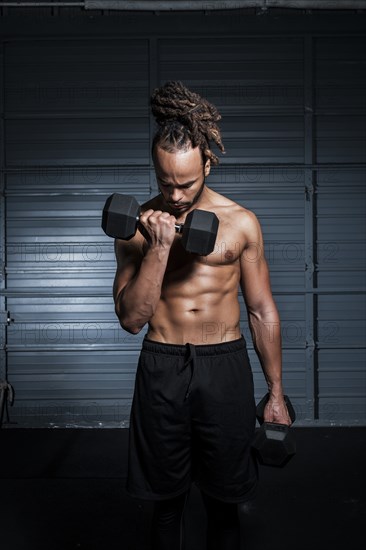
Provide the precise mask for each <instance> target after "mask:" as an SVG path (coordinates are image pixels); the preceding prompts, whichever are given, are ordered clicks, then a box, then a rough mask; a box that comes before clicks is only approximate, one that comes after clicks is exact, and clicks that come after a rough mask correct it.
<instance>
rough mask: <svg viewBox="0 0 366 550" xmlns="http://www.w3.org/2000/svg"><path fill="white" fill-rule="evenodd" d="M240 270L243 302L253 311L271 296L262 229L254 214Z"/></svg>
mask: <svg viewBox="0 0 366 550" xmlns="http://www.w3.org/2000/svg"><path fill="white" fill-rule="evenodd" d="M240 271H241V277H240V285H241V289H242V293H243V297H244V300H245V303H246V305H247V308H248V309H249V310H252V311H255V310H257V309H259V308H261V307H263V305H264V304H265V302H266V301H267V300H268V299H270V298H271V296H272V293H271V287H270V278H269V271H268V265H267V261H266V258H265V254H264V244H263V237H262V230H261V227H260V224H259V222H258V220H257V218H256V217H255V216H253V217H252V220H251V223H250V225H249V227H248V229H247V235H246V244H245V247H244V250H243V252H242V254H241V258H240Z"/></svg>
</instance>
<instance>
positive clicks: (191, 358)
mask: <svg viewBox="0 0 366 550" xmlns="http://www.w3.org/2000/svg"><path fill="white" fill-rule="evenodd" d="M186 349H187V357H186V359H185V360H184V365H183V367H182V368H181V370H180V371H179V374H181V373H182V372H183V371H184V370H185V369H186V368H187V367H188V365H190V366H191V376H190V379H189V383H188V386H187V391H186V395H185V397H184V399H185V400H186V399H187V397H189V394H190V393H191V385H192V381H193V376H194V366H195V362H196V348H195V346H194V344H186Z"/></svg>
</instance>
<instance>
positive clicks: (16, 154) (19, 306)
mask: <svg viewBox="0 0 366 550" xmlns="http://www.w3.org/2000/svg"><path fill="white" fill-rule="evenodd" d="M308 40H309V39H308ZM310 41H311V48H312V51H313V54H312V55H313V57H309V55H310V54H309V51H310V50H309V42H307V44H308V46H307V49H306V48H305V41H304V37H303V36H290V37H270V36H265V35H263V36H257V37H245V38H243V37H238V36H234V37H230V38H227V37H224V36H223V37H220V36H218V37H213V36H212V37H206V38H205V39H200V38H189V40H188V39H184V40H183V39H176V40H171V39H165V38H164V37H161V38H159V39H158V40H157V41H152V40H151V41H149V34H148V31H146V38H141V39H136V40H131V39H122V38H121V39H120V40H117V39H107V38H106V37H104V39H103V40H96V39H95V40H76V39H75V40H64V41H63V40H49V41H46V42H44V41H43V42H42V43H39V42H37V41H22V42H16V41H14V42H12V41H10V42H9V43H8V44H7V45H6V51H5V74H6V79H5V100H6V101H5V122H6V141H5V151H6V169H7V174H6V244H7V251H6V252H7V255H6V260H7V265H6V285H7V289H6V296H7V300H6V302H7V303H6V308H7V309H8V310H9V311H10V313H11V317H12V319H13V320H14V322H13V323H12V324H11V325H10V326H9V327H8V329H7V358H8V373H9V381H10V382H11V383H12V384H13V386H14V388H15V390H16V401H15V404H14V407H13V409H11V417H12V419H13V420H18V421H19V423H21V424H22V425H34V426H40V425H87V426H95V425H102V426H108V425H115V424H116V423H117V424H119V425H125V424H126V422H127V421H128V414H129V407H130V404H131V397H132V390H133V382H134V375H135V369H136V362H137V356H138V351H139V348H140V346H141V341H142V338H143V333H142V334H139V335H138V336H131V335H129V334H127V333H126V332H124V331H123V330H122V329H121V328H120V326H119V324H118V321H117V320H116V318H115V315H114V309H113V302H112V297H111V290H112V288H111V287H112V281H113V276H114V270H115V259H114V252H113V242H112V241H111V239H109V238H108V237H106V236H105V235H104V234H103V232H102V230H101V227H100V216H101V209H102V207H103V204H104V201H105V199H106V197H107V196H108V195H109V194H110V193H112V192H115V191H119V192H124V193H129V194H134V195H135V196H136V197H137V199H138V200H139V201H140V202H142V201H144V200H146V199H147V198H148V197H149V196H150V195H151V194H155V193H156V182H155V178H154V174H153V170H152V168H151V163H150V151H149V149H150V146H149V135H150V133H151V127H150V122H151V121H150V118H149V111H148V96H149V90H150V88H149V82H151V83H152V82H153V81H154V79H155V81H156V82H164V81H165V80H167V79H179V80H182V81H183V82H184V83H185V84H187V85H188V86H190V87H192V88H193V89H195V90H196V91H198V92H199V93H202V94H203V95H204V96H205V97H207V98H208V99H209V100H210V101H213V102H214V103H215V104H216V105H217V107H218V109H219V110H220V112H221V113H222V115H223V120H222V130H223V141H224V144H225V147H226V151H227V153H226V155H225V156H223V157H221V158H222V163H221V165H220V166H219V167H218V168H213V170H212V172H211V175H210V177H209V180H208V184H209V185H210V186H211V187H212V188H213V189H215V190H216V191H218V192H221V193H223V194H225V195H227V196H228V197H230V198H232V199H233V200H235V201H237V202H239V203H240V204H242V205H244V206H245V207H247V208H249V209H251V210H253V211H254V212H255V213H256V214H257V216H258V217H259V219H260V221H261V224H262V228H263V233H264V238H265V245H266V248H265V253H266V257H267V260H268V263H269V266H270V270H271V281H272V288H273V292H274V295H275V298H276V302H277V304H278V307H279V310H280V314H281V319H282V337H283V350H284V351H283V355H284V384H285V389H286V393H288V394H289V395H290V396H291V398H292V400H293V402H294V404H295V406H296V409H297V414H298V419H299V422H303V423H305V424H314V423H316V422H335V423H338V424H340V423H351V424H352V423H354V422H365V421H366V407H365V403H366V383H365V382H366V381H365V371H364V364H365V342H364V334H365V328H366V327H365V304H364V301H363V300H364V290H365V221H364V220H365V216H364V212H365V170H364V166H363V167H362V164H363V165H364V164H365V161H366V159H365V155H364V152H365V135H364V134H365V133H364V127H365V118H362V117H364V116H365V105H364V100H363V98H364V97H365V95H364V94H365V91H366V85H365V80H364V77H363V76H362V74H364V73H362V69H364V65H365V60H366V57H365V53H364V52H365V49H363V50H362V48H361V46H362V44H363V41H362V39H361V38H359V37H339V36H335V37H331V38H317V37H314V38H310ZM306 67H310V69H311V70H313V77H314V81H312V82H311V83H310V85H311V88H310V92H311V93H310V92H309V89H308V88H309V80H308V79H309V71H308V69H306ZM361 73H362V74H361ZM156 74H159V78H158V79H157V78H156V77H154V76H153V75H156ZM149 79H150V80H149ZM345 96H347V97H346V98H345ZM309 98H310V99H309ZM309 101H310V106H311V108H310V110H308V111H306V109H304V104H306V105H308V102H309ZM304 114H305V115H306V116H304ZM309 116H310V119H311V120H310V122H311V128H313V130H311V131H310V132H309ZM306 117H307V118H306ZM309 151H313V153H311V154H309ZM309 159H310V161H309ZM309 162H311V163H312V164H314V166H313V167H311V166H310V168H309V167H307V166H305V164H308V163H309ZM339 162H342V163H351V165H350V166H343V168H339V167H337V166H336V163H339ZM322 163H323V164H324V165H323V166H321V164H322ZM325 164H326V165H325ZM356 165H357V166H356ZM309 174H310V176H309ZM309 177H310V180H309ZM306 189H307V192H306ZM309 204H311V206H312V207H311V208H309V207H308V206H309ZM312 235H313V237H312ZM309 239H310V241H309ZM312 239H314V243H312ZM309 242H311V245H312V246H311V250H310V249H309ZM312 265H313V266H314V271H312V269H311V266H312ZM240 302H241V308H242V330H243V333H244V335H245V336H246V337H247V340H248V345H249V353H250V357H251V360H252V364H253V369H254V376H255V384H256V395H257V397H260V396H261V394H262V393H263V392H264V391H265V383H264V378H263V375H262V374H261V370H260V366H259V362H258V359H257V358H256V356H255V353H254V350H253V347H252V345H251V340H250V334H249V329H248V326H247V322H246V312H245V307H244V303H243V300H242V298H240ZM309 304H310V305H311V307H310V306H309ZM311 335H313V341H312V338H311ZM312 346H313V347H312ZM309 350H310V353H309ZM311 392H312V393H311ZM312 404H314V406H313V405H312ZM309 411H310V412H311V411H313V414H310V413H309Z"/></svg>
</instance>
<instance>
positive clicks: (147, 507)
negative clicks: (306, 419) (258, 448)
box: [0, 428, 366, 550]
mask: <svg viewBox="0 0 366 550" xmlns="http://www.w3.org/2000/svg"><path fill="white" fill-rule="evenodd" d="M293 430H294V433H295V436H296V441H297V454H296V456H295V457H294V458H293V459H292V460H291V461H290V462H289V463H288V464H287V465H286V466H285V468H283V469H276V468H269V467H265V466H260V487H259V492H258V496H257V498H256V500H255V501H254V502H253V503H252V504H251V505H250V506H248V508H247V514H246V516H245V517H244V518H243V519H242V532H243V538H244V541H245V542H244V543H243V549H244V548H245V550H294V549H296V550H320V549H327V550H328V549H329V550H330V549H331V550H338V549H343V548H345V547H346V546H347V547H349V548H352V550H354V549H358V548H363V547H364V543H365V540H366V538H365V534H364V533H365V526H366V491H365V487H366V483H365V482H366V438H365V436H366V429H365V428H293ZM127 445H128V430H123V429H121V430H117V429H105V430H101V429H99V430H91V429H49V430H47V429H6V428H3V429H1V430H0V477H1V486H0V487H1V489H0V494H1V500H0V526H1V530H0V548H1V550H33V549H34V550H43V549H47V550H77V549H81V550H117V549H118V550H148V549H149V537H148V531H149V524H150V521H151V514H152V510H153V504H152V503H151V502H146V501H137V500H134V499H131V498H130V497H129V496H128V495H127V494H126V492H125V489H124V483H125V476H126V468H127ZM185 526H186V529H185V532H186V550H205V512H204V509H203V504H202V501H201V496H200V493H199V491H198V489H197V488H196V486H195V485H192V489H191V493H190V497H189V502H188V507H187V511H186V515H185Z"/></svg>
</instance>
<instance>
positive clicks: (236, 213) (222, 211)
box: [212, 192, 258, 228]
mask: <svg viewBox="0 0 366 550" xmlns="http://www.w3.org/2000/svg"><path fill="white" fill-rule="evenodd" d="M212 210H213V211H214V212H215V213H216V214H217V215H218V216H219V217H220V218H221V219H223V220H224V221H226V220H227V221H230V223H231V224H235V225H237V226H242V227H243V228H245V227H248V226H251V225H253V224H257V223H258V220H257V216H256V215H255V213H254V212H253V211H252V210H249V208H246V207H245V206H243V205H241V204H239V203H237V202H235V201H234V200H232V199H229V198H228V197H226V196H225V195H221V194H220V193H216V192H215V195H214V196H213V208H212Z"/></svg>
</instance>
